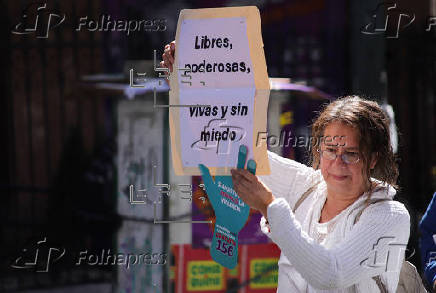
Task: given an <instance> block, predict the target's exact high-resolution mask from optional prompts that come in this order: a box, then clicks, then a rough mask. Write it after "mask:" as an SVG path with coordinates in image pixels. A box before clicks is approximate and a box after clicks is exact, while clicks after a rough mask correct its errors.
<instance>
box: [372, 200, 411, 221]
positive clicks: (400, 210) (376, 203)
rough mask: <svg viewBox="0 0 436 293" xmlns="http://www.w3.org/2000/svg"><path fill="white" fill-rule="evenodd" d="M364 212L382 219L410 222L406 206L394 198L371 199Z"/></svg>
mask: <svg viewBox="0 0 436 293" xmlns="http://www.w3.org/2000/svg"><path fill="white" fill-rule="evenodd" d="M366 213H368V214H371V216H378V217H379V218H383V219H389V218H390V219H392V220H393V221H401V222H410V214H409V211H408V210H407V208H406V206H405V205H404V204H403V203H402V202H399V201H397V200H394V199H389V198H386V199H373V200H372V201H370V204H369V206H368V207H367V208H366Z"/></svg>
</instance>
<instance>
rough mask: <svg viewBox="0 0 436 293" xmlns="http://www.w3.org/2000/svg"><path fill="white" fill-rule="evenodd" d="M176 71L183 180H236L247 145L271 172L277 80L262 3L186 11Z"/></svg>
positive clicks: (173, 114) (177, 147)
mask: <svg viewBox="0 0 436 293" xmlns="http://www.w3.org/2000/svg"><path fill="white" fill-rule="evenodd" d="M176 44H177V45H176V52H175V69H174V72H173V73H172V74H171V76H170V87H171V91H170V105H172V107H170V108H169V111H170V112H169V122H170V134H171V150H172V158H173V166H174V170H175V173H176V174H177V175H200V171H199V169H198V165H199V164H204V165H205V166H207V167H208V168H209V170H210V172H211V174H212V175H229V174H230V169H231V168H234V167H235V162H236V161H237V156H238V149H239V146H240V145H245V146H247V148H248V158H249V159H254V160H255V161H256V163H257V170H256V174H257V175H265V174H269V171H270V170H269V164H268V159H267V154H266V144H262V145H261V146H256V145H255V143H256V136H257V133H259V132H265V131H266V121H267V120H266V114H267V108H268V98H269V81H268V74H267V70H266V63H265V56H264V52H263V43H262V36H261V30H260V15H259V10H258V9H257V8H256V7H254V6H247V7H231V8H210V9H185V10H182V11H181V12H180V16H179V21H178V25H177V32H176Z"/></svg>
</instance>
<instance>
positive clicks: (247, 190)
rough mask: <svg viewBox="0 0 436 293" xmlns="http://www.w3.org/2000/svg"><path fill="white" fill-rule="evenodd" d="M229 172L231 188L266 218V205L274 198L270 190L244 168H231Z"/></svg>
mask: <svg viewBox="0 0 436 293" xmlns="http://www.w3.org/2000/svg"><path fill="white" fill-rule="evenodd" d="M231 173H232V180H233V189H234V190H235V191H236V193H237V194H238V196H239V197H240V198H241V199H242V200H243V201H244V202H245V203H246V204H247V205H249V206H250V207H251V208H253V209H255V210H258V211H260V212H261V213H262V214H263V216H264V217H265V218H266V216H267V215H266V214H267V208H268V205H269V204H270V203H271V202H272V201H273V200H274V195H273V194H272V192H271V190H269V189H268V187H266V186H265V185H264V184H263V183H262V182H260V181H259V179H257V177H256V176H255V175H253V174H251V173H250V172H249V171H247V170H245V169H232V170H231Z"/></svg>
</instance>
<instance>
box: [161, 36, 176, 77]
mask: <svg viewBox="0 0 436 293" xmlns="http://www.w3.org/2000/svg"><path fill="white" fill-rule="evenodd" d="M175 53H176V41H172V42H171V43H169V44H166V45H165V48H164V53H163V54H162V60H163V61H161V62H160V67H162V68H169V70H170V72H173V64H174V58H175Z"/></svg>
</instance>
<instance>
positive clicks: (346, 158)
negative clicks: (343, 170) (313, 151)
mask: <svg viewBox="0 0 436 293" xmlns="http://www.w3.org/2000/svg"><path fill="white" fill-rule="evenodd" d="M317 151H318V152H319V153H320V154H321V157H323V158H324V159H327V160H330V161H332V160H335V159H336V157H337V156H341V159H342V161H343V162H344V163H345V164H356V163H357V162H359V160H360V156H359V153H357V152H344V153H343V154H340V155H339V154H337V153H336V150H334V149H325V150H320V149H317Z"/></svg>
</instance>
